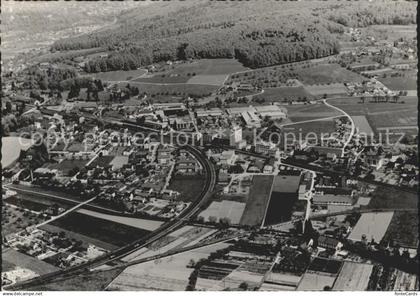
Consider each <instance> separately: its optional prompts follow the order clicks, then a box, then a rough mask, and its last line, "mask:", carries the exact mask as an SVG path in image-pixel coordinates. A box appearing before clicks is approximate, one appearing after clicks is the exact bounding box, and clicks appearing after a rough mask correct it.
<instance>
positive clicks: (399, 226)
mask: <svg viewBox="0 0 420 296" xmlns="http://www.w3.org/2000/svg"><path fill="white" fill-rule="evenodd" d="M418 223H419V218H418V213H417V212H404V211H396V212H394V216H393V217H392V220H391V223H390V224H389V227H388V230H387V231H386V233H385V235H384V237H383V238H382V240H383V241H385V242H389V241H390V240H392V241H394V243H398V244H400V245H401V246H405V247H411V248H416V247H417V243H418V240H419V232H418Z"/></svg>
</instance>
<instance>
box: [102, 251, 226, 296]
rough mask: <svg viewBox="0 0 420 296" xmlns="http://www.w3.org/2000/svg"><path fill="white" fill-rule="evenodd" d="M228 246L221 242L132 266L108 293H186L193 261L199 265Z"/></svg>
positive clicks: (113, 284)
mask: <svg viewBox="0 0 420 296" xmlns="http://www.w3.org/2000/svg"><path fill="white" fill-rule="evenodd" d="M228 246H229V244H226V243H218V244H214V245H211V246H205V247H202V248H199V249H195V250H192V251H189V252H185V253H180V254H176V255H173V256H170V257H165V258H162V259H159V260H155V261H151V262H146V263H141V264H137V265H133V266H130V267H128V268H126V269H125V270H124V271H123V272H122V273H121V274H120V275H119V276H118V277H116V278H115V279H114V280H113V281H112V283H111V284H110V285H109V287H108V288H107V290H111V291H114V290H117V291H120V290H123V291H127V290H128V291H133V290H141V291H148V290H158V291H184V290H185V288H186V286H187V284H188V278H189V276H190V274H191V272H192V271H193V269H192V268H187V265H188V264H189V262H190V260H194V261H195V262H197V261H199V260H200V259H202V258H207V257H208V256H209V254H210V253H212V252H215V251H217V250H220V249H224V248H226V247H228Z"/></svg>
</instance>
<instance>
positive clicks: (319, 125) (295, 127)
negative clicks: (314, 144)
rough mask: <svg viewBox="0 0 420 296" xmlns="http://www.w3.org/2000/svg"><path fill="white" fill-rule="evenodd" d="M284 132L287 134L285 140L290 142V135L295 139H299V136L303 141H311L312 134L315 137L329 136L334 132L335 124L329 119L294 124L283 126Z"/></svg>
mask: <svg viewBox="0 0 420 296" xmlns="http://www.w3.org/2000/svg"><path fill="white" fill-rule="evenodd" d="M284 132H285V133H286V132H287V133H289V136H288V137H287V139H289V140H290V141H291V140H292V139H293V137H292V135H294V136H295V138H296V139H299V136H302V138H303V139H305V137H308V139H312V138H314V135H313V133H315V134H316V135H317V136H320V135H321V134H327V133H328V134H331V133H333V132H335V122H334V120H332V119H330V120H320V121H311V122H305V123H296V124H291V125H287V126H285V127H284Z"/></svg>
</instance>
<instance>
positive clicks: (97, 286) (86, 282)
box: [33, 268, 122, 291]
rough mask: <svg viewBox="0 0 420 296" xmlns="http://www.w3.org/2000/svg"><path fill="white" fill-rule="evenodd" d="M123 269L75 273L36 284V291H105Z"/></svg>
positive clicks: (34, 288)
mask: <svg viewBox="0 0 420 296" xmlns="http://www.w3.org/2000/svg"><path fill="white" fill-rule="evenodd" d="M121 271H122V269H120V268H114V269H110V270H95V271H91V272H88V273H83V274H80V275H75V276H72V277H70V278H66V279H65V280H59V281H52V282H49V283H45V284H43V285H40V286H34V287H33V290H36V291H64V290H65V291H103V290H104V289H105V288H106V286H107V285H108V284H109V283H110V282H111V281H112V280H113V279H114V278H115V277H116V276H117V275H118V274H119V273H120V272H121Z"/></svg>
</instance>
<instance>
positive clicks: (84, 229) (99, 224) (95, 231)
mask: <svg viewBox="0 0 420 296" xmlns="http://www.w3.org/2000/svg"><path fill="white" fill-rule="evenodd" d="M51 225H54V226H57V227H60V228H63V229H66V230H69V231H73V232H76V233H79V234H82V235H85V236H88V237H92V238H94V239H97V240H101V241H104V242H107V243H110V244H112V245H117V246H123V245H125V244H127V243H129V242H132V241H134V240H136V239H139V238H141V237H143V236H145V235H146V234H148V233H149V231H147V230H143V229H138V228H135V227H131V226H127V225H124V224H120V223H115V222H111V221H109V220H104V219H99V218H96V217H92V216H88V215H84V214H81V213H77V212H73V213H70V214H67V215H66V216H64V217H62V218H60V219H57V220H55V221H53V222H51Z"/></svg>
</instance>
